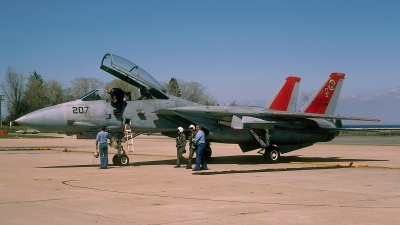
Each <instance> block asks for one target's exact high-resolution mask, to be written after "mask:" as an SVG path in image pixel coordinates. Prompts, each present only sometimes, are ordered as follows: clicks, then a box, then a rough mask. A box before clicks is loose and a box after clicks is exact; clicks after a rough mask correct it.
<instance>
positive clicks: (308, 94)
mask: <svg viewBox="0 0 400 225" xmlns="http://www.w3.org/2000/svg"><path fill="white" fill-rule="evenodd" d="M314 92H315V91H301V92H300V101H301V102H302V103H303V104H304V103H306V102H307V101H308V100H309V99H310V98H311V96H312V95H313V94H314Z"/></svg>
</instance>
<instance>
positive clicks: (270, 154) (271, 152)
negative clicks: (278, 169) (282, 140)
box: [264, 146, 281, 163]
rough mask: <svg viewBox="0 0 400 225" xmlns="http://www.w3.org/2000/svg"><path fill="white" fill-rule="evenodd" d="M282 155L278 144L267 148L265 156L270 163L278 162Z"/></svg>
mask: <svg viewBox="0 0 400 225" xmlns="http://www.w3.org/2000/svg"><path fill="white" fill-rule="evenodd" d="M280 157H281V153H280V152H279V149H278V148H277V147H276V146H272V147H271V148H267V149H265V153H264V158H265V160H267V162H268V163H278V162H279V159H280Z"/></svg>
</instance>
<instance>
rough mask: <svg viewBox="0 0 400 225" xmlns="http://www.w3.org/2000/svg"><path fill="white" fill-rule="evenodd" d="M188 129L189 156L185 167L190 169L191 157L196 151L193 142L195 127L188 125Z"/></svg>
mask: <svg viewBox="0 0 400 225" xmlns="http://www.w3.org/2000/svg"><path fill="white" fill-rule="evenodd" d="M189 130H190V135H189V138H188V140H189V158H188V160H187V165H186V169H192V159H193V155H194V153H195V152H196V146H195V145H194V143H193V138H194V137H195V136H196V133H197V131H196V128H195V127H194V125H190V126H189Z"/></svg>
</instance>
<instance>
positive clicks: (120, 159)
mask: <svg viewBox="0 0 400 225" xmlns="http://www.w3.org/2000/svg"><path fill="white" fill-rule="evenodd" d="M120 136H121V137H120ZM122 138H123V134H120V133H118V134H117V137H115V140H114V141H113V142H112V143H113V147H114V148H116V149H117V152H118V154H115V155H114V156H113V158H112V162H113V164H114V165H115V166H127V165H128V164H129V157H128V156H127V155H126V152H125V150H124V147H123V146H122V145H121V142H122ZM115 143H116V145H115Z"/></svg>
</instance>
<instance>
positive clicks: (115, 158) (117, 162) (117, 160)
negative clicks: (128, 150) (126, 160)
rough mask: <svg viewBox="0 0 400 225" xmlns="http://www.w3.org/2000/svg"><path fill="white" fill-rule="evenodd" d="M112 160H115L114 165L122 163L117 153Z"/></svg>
mask: <svg viewBox="0 0 400 225" xmlns="http://www.w3.org/2000/svg"><path fill="white" fill-rule="evenodd" d="M112 162H113V165H114V166H119V165H120V164H119V157H118V154H115V155H114V156H113V158H112Z"/></svg>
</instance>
